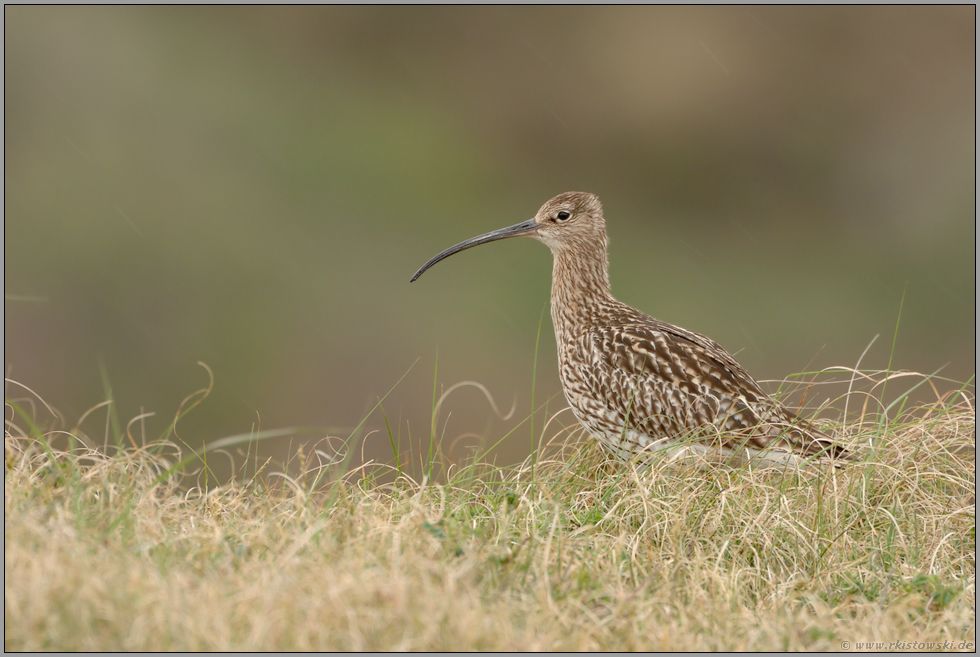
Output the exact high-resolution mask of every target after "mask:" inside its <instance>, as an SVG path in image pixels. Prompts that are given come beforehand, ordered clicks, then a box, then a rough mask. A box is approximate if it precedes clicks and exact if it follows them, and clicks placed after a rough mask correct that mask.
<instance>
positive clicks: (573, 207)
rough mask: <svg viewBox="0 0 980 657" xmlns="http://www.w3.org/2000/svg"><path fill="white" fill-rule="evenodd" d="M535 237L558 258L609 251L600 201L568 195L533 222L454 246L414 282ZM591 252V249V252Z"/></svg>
mask: <svg viewBox="0 0 980 657" xmlns="http://www.w3.org/2000/svg"><path fill="white" fill-rule="evenodd" d="M522 235H526V236H528V237H533V238H535V239H537V240H539V241H541V242H544V243H545V244H547V245H548V248H550V249H551V250H552V252H553V253H555V254H556V255H559V254H562V253H566V252H569V251H574V250H582V249H586V248H588V247H595V246H599V247H600V248H601V250H602V251H603V252H605V248H606V221H605V219H604V218H603V216H602V204H601V203H599V197H598V196H596V195H595V194H589V193H588V192H565V193H564V194H559V195H558V196H556V197H554V198H553V199H551V200H550V201H548V202H547V203H545V204H544V205H542V206H541V209H540V210H538V213H537V214H536V215H534V218H533V219H528V220H527V221H522V222H521V223H519V224H515V225H513V226H509V227H507V228H501V229H500V230H495V231H492V232H489V233H486V234H484V235H479V236H477V237H473V238H470V239H468V240H466V241H464V242H460V243H459V244H457V245H456V246H452V247H450V248H448V249H446V250H445V251H443V252H442V253H440V254H439V255H437V256H435V257H434V258H432V259H431V260H429V261H428V262H427V263H425V264H424V265H422V267H421V268H419V270H418V271H417V272H415V275H414V276H412V281H414V280H415V279H417V278H418V277H419V276H421V275H422V274H423V273H424V272H425V270H426V269H428V268H429V267H431V266H432V265H434V264H436V263H437V262H439V261H440V260H443V259H445V258H448V257H449V256H451V255H453V254H454V253H459V252H460V251H463V250H464V249H468V248H470V247H473V246H478V245H480V244H486V243H487V242H494V241H496V240H501V239H504V238H507V237H520V236H522ZM588 250H590V251H591V250H592V249H588Z"/></svg>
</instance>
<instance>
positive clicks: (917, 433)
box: [4, 375, 976, 651]
mask: <svg viewBox="0 0 980 657" xmlns="http://www.w3.org/2000/svg"><path fill="white" fill-rule="evenodd" d="M862 376H864V375H862ZM920 380H921V377H920ZM880 383H881V381H880V380H878V381H877V382H876V383H875V384H874V385H879V384H880ZM107 394H109V393H107ZM851 394H852V395H856V394H857V393H855V392H852V393H851ZM868 400H872V404H871V405H870V406H869V404H868V403H867V402H868ZM199 401H200V400H199V399H197V398H195V399H194V403H197V402H199ZM847 402H848V403H849V404H850V408H851V409H857V411H854V412H852V413H851V415H852V416H853V417H851V418H850V419H848V420H846V421H843V422H839V423H837V424H836V425H835V426H829V427H825V428H829V429H830V430H832V431H834V432H836V433H837V434H838V436H839V437H840V439H841V440H842V441H843V442H846V443H847V444H848V445H850V446H852V448H853V450H854V452H855V453H856V454H857V456H858V458H857V459H856V461H855V462H853V463H849V464H848V465H847V466H846V467H844V468H842V469H837V470H835V469H833V468H821V467H813V468H807V469H804V470H796V471H792V472H784V471H776V470H753V469H749V468H746V467H733V466H714V467H705V466H704V465H702V464H698V463H695V462H690V461H686V462H685V461H674V462H668V461H666V460H664V461H659V462H654V463H653V464H652V465H650V466H649V467H645V468H637V467H635V466H632V465H627V464H622V463H617V462H612V461H609V460H607V458H606V457H605V455H604V454H603V453H602V451H601V450H600V449H599V448H598V446H597V444H596V443H595V442H594V441H592V440H586V439H584V438H582V437H581V436H579V435H578V433H579V432H577V431H576V430H575V429H574V427H573V426H571V425H572V420H571V418H570V416H569V415H568V414H567V413H565V414H559V415H558V416H553V417H552V418H551V419H550V420H549V421H548V422H547V423H546V426H545V427H544V429H543V430H542V431H541V433H540V434H539V444H538V445H537V448H538V449H537V450H536V453H535V454H534V456H533V458H531V457H529V458H528V460H527V461H526V462H525V463H524V464H522V465H520V466H517V467H510V468H502V467H497V466H495V465H492V464H489V463H486V462H485V459H486V455H484V456H483V457H482V459H481V458H477V457H474V458H471V459H468V460H465V461H464V462H463V463H452V462H451V461H449V459H448V458H447V457H446V456H445V455H444V454H441V453H440V454H439V455H438V460H439V461H440V467H439V468H434V467H432V466H433V461H432V457H429V456H426V457H425V458H423V457H422V455H418V454H416V455H411V459H413V460H415V461H417V462H418V463H419V464H420V468H418V469H419V471H420V472H427V473H428V474H429V475H431V476H432V477H435V478H436V479H435V480H434V479H431V478H430V477H429V476H422V475H419V476H418V477H416V478H413V477H412V476H410V474H409V471H410V470H411V469H412V468H409V467H408V465H409V464H408V463H405V462H401V461H399V462H396V463H395V464H393V465H391V466H385V465H379V464H363V465H361V466H360V467H353V466H352V463H351V461H352V460H353V459H352V458H351V457H350V454H352V453H354V452H356V450H348V451H346V452H344V445H339V446H338V444H336V441H334V443H329V442H328V443H321V444H319V445H316V446H310V445H308V446H305V447H302V448H301V449H299V450H298V451H297V453H296V456H295V458H294V459H293V461H292V462H291V463H288V464H284V465H283V466H281V467H273V465H272V464H271V463H270V462H265V463H263V462H261V461H259V460H256V458H255V454H254V441H255V440H257V439H260V438H263V437H265V435H270V436H271V435H274V434H276V432H269V433H268V434H263V435H258V434H256V435H253V436H244V437H239V438H236V439H234V440H229V439H224V441H223V442H222V443H221V444H222V445H225V446H228V445H233V444H238V445H239V446H244V447H245V448H246V449H247V450H248V451H246V452H245V454H246V456H245V457H243V458H240V459H239V462H238V464H237V467H238V469H239V476H238V477H236V478H235V479H234V480H232V481H229V482H226V483H224V484H222V485H216V484H215V481H214V478H213V477H212V476H210V475H208V474H206V473H208V469H201V468H200V461H199V460H195V459H190V460H188V459H187V458H185V457H187V456H188V450H186V449H181V447H180V446H179V441H178V440H177V439H175V438H174V437H173V436H172V434H171V433H169V432H168V433H167V434H165V435H164V436H161V437H160V438H159V439H155V440H149V441H145V442H144V441H142V440H136V439H135V438H133V437H132V432H131V429H135V427H137V426H139V425H138V418H137V421H134V422H132V423H130V425H129V426H127V427H125V428H123V424H122V423H121V422H118V420H113V419H112V418H113V414H112V413H111V412H110V410H109V409H111V406H112V405H111V404H108V405H106V406H105V409H106V412H107V420H106V426H107V427H109V429H108V430H109V431H110V432H111V433H112V434H113V436H114V437H115V440H114V442H115V445H112V444H111V442H113V441H108V440H107V441H106V443H107V444H109V446H108V447H106V446H98V445H97V444H96V442H95V441H94V440H93V439H92V438H91V437H89V436H86V435H84V434H83V433H82V432H81V431H80V430H79V429H78V428H77V427H75V428H74V429H72V430H70V431H62V430H60V429H58V428H57V426H55V425H52V426H48V427H42V426H40V424H39V422H40V420H38V417H44V416H47V415H48V412H47V410H45V409H44V408H42V407H41V406H40V405H38V404H36V403H35V404H33V405H31V404H29V403H27V402H26V401H25V400H14V399H8V401H7V407H6V408H7V424H6V433H5V441H4V447H5V469H4V547H5V549H4V603H5V604H4V647H5V648H6V649H7V650H15V651H20V650H92V651H95V650H99V651H107V650H161V649H162V650H228V651H231V650H235V651H238V650H671V651H676V650H840V649H841V648H842V645H843V643H842V642H849V644H848V645H847V646H844V647H845V648H849V649H851V650H864V649H866V648H868V647H870V648H871V649H886V650H887V649H889V644H890V643H892V642H905V643H904V644H902V643H898V644H897V645H893V646H891V647H892V649H894V648H898V649H903V648H907V649H914V648H915V647H918V648H922V647H923V644H927V645H926V647H928V646H929V644H934V647H938V648H946V649H954V650H955V649H968V650H971V651H972V650H973V649H974V646H975V625H976V615H975V607H976V561H975V555H976V516H975V482H976V477H975V447H976V433H975V427H976V415H975V410H974V407H973V403H972V396H971V395H970V394H965V393H963V392H962V391H958V392H954V393H951V394H948V395H937V399H936V401H935V402H934V403H931V404H929V405H925V406H918V407H916V408H912V409H903V410H901V411H900V412H899V411H898V410H897V409H898V408H901V406H902V405H901V404H899V405H898V406H896V405H895V404H892V411H893V412H892V415H891V416H888V415H887V414H885V413H884V412H883V408H884V406H885V405H884V404H882V403H878V402H877V401H876V400H874V398H873V397H871V396H868V395H864V396H863V397H861V398H852V399H848V400H847ZM439 403H441V400H440V402H439ZM875 404H878V405H877V406H875ZM435 405H436V402H434V407H435ZM190 406H191V404H185V405H182V409H181V412H184V411H185V410H186V409H187V408H189V407H190ZM379 406H380V402H379ZM32 409H33V410H32ZM437 411H438V409H435V410H434V413H433V431H435V426H436V417H435V416H436V415H437V414H438V412H437ZM566 418H567V419H566ZM562 421H565V422H566V423H568V425H569V426H568V427H562V426H561V423H562ZM386 423H387V418H386ZM113 426H116V427H117V428H115V429H112V427H113ZM280 433H281V432H280ZM434 435H435V434H434ZM437 438H438V440H440V441H443V442H445V440H446V438H445V437H443V436H438V437H437ZM341 442H343V441H341ZM62 444H64V446H63V447H60V448H56V447H55V446H56V445H59V446H61V445H62ZM394 444H395V443H394V440H393V441H392V445H393V446H394ZM331 445H332V446H333V447H331ZM334 447H336V449H334ZM393 449H395V447H393ZM218 453H219V450H212V451H210V452H208V453H207V454H198V455H196V456H198V457H201V458H206V457H207V455H208V454H210V456H211V458H212V459H213V458H214V457H215V456H216V455H217V454H218ZM229 454H230V453H229ZM344 454H347V456H348V458H342V456H343V455H344ZM338 455H340V456H338ZM195 458H196V457H195ZM190 461H195V463H196V466H195V467H198V470H196V471H194V470H191V466H190V465H189V463H190ZM176 464H181V466H180V468H175V465H176ZM426 465H428V467H425V466H426ZM532 469H533V476H532ZM178 470H179V471H178ZM865 642H874V643H873V644H872V645H871V646H867V645H866V643H865ZM913 642H917V643H916V644H915V646H913ZM879 643H880V645H878V644H879ZM859 644H860V645H859Z"/></svg>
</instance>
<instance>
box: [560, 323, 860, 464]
mask: <svg viewBox="0 0 980 657" xmlns="http://www.w3.org/2000/svg"><path fill="white" fill-rule="evenodd" d="M644 319H645V318H644ZM578 344H579V348H581V349H585V350H587V351H588V352H590V354H591V357H592V359H593V361H594V362H596V363H597V367H595V368H594V369H595V370H596V374H595V376H594V377H593V378H594V384H593V385H594V386H596V388H597V390H596V392H598V393H599V394H600V395H601V396H602V397H603V398H604V399H606V400H607V403H611V404H613V405H619V406H620V407H621V408H618V409H615V410H616V411H618V412H619V413H620V415H621V416H622V417H625V418H629V420H628V421H629V424H630V426H631V428H635V429H637V430H639V431H643V432H645V433H647V434H649V435H654V436H661V435H678V434H682V433H684V432H689V433H690V432H694V431H698V430H704V429H706V428H713V429H714V430H715V431H716V433H720V432H723V433H724V434H725V435H720V436H719V438H720V439H721V440H722V444H723V446H726V447H732V446H735V445H736V444H737V445H746V446H749V447H752V448H754V449H766V448H768V447H777V448H780V449H785V450H789V451H795V452H802V453H804V454H816V453H819V452H822V451H828V450H829V451H831V452H835V453H836V452H838V451H843V450H840V448H839V447H838V446H836V445H835V444H834V443H833V442H832V441H831V440H830V439H829V437H827V436H826V435H824V434H822V433H820V432H819V431H816V430H815V429H810V428H805V427H803V426H801V423H800V422H799V421H798V419H797V418H796V416H795V415H794V414H793V413H791V412H790V411H788V410H786V409H785V408H783V407H782V405H780V404H779V403H778V402H776V401H775V400H773V399H772V398H771V397H769V395H767V394H766V393H765V392H764V391H763V390H762V388H761V387H760V386H759V384H758V383H757V382H756V381H755V379H753V378H752V376H751V375H749V373H748V372H746V371H745V369H744V368H743V367H742V366H741V365H739V364H738V362H737V361H736V360H735V359H734V358H732V356H731V354H729V353H728V352H727V351H725V349H723V348H722V347H721V346H720V345H719V344H717V343H716V342H714V341H713V340H710V339H709V338H706V337H705V336H703V335H700V334H698V333H694V332H692V331H687V330H685V329H682V328H680V327H676V326H673V325H671V324H667V323H666V322H660V321H659V320H654V319H653V318H649V319H647V320H646V321H642V322H630V323H625V324H623V325H621V326H614V327H597V328H592V329H590V330H589V331H587V332H586V333H585V334H583V335H582V336H581V338H580V340H579V342H578ZM624 405H625V408H624V407H623V406H624ZM610 410H613V409H610ZM727 443H731V445H729V444H727Z"/></svg>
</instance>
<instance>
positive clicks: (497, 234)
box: [409, 219, 538, 283]
mask: <svg viewBox="0 0 980 657" xmlns="http://www.w3.org/2000/svg"><path fill="white" fill-rule="evenodd" d="M537 232H538V222H536V221H535V220H534V219H528V220H527V221H522V222H521V223H519V224H514V225H513V226H508V227H507V228H501V229H500V230H495V231H492V232H490V233H487V234H485V235H480V236H479V237H471V238H470V239H468V240H466V241H465V242H460V243H459V244H457V245H456V246H451V247H449V248H448V249H446V250H445V251H443V252H442V253H440V254H439V255H437V256H436V257H434V258H432V260H429V261H428V262H427V263H425V264H424V265H422V266H421V267H420V268H419V270H418V271H417V272H415V275H414V276H412V280H410V281H409V283H414V282H415V279H417V278H418V277H419V276H421V275H422V274H423V273H425V270H426V269H428V268H429V267H431V266H432V265H434V264H436V263H437V262H439V261H440V260H444V259H445V258H448V257H449V256H451V255H453V254H454V253H459V252H460V251H463V250H465V249H468V248H470V247H471V246H479V245H480V244H486V243H487V242H493V241H495V240H502V239H504V238H506V237H519V236H521V235H534V234H536V233H537Z"/></svg>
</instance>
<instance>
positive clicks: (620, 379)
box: [411, 192, 847, 465]
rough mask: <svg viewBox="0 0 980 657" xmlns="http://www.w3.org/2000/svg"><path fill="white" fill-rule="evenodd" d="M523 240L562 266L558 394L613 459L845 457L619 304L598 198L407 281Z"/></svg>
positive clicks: (668, 330)
mask: <svg viewBox="0 0 980 657" xmlns="http://www.w3.org/2000/svg"><path fill="white" fill-rule="evenodd" d="M521 235H526V236H529V237H533V238H535V239H537V240H539V241H541V242H544V243H545V244H546V245H547V246H548V247H549V248H550V249H551V252H552V254H553V255H554V269H553V273H552V281H551V319H552V322H553V323H554V327H555V339H556V341H557V343H558V367H559V375H560V378H561V384H562V389H563V390H564V392H565V397H566V398H567V399H568V403H569V405H570V406H571V409H572V412H573V413H574V414H575V417H576V419H578V421H579V422H580V423H581V424H582V426H584V427H585V429H586V430H587V431H588V432H589V433H590V434H591V435H592V436H594V437H595V438H597V439H598V440H599V441H600V443H601V444H602V445H603V446H604V447H606V448H607V449H608V451H610V452H611V453H612V454H613V455H615V456H617V457H619V458H621V459H624V460H629V459H632V458H637V456H638V455H639V458H643V454H644V453H647V452H651V453H652V452H655V451H658V450H662V449H667V450H671V451H672V452H682V453H685V454H692V453H693V454H704V455H707V456H709V457H715V458H726V459H727V458H732V457H735V458H739V459H743V460H749V461H752V462H755V463H759V464H764V465H772V464H799V463H801V462H804V461H806V460H810V459H825V458H831V459H832V458H835V457H836V458H847V452H846V451H845V450H844V449H843V448H842V447H841V446H840V445H838V444H837V443H835V442H833V441H832V440H831V438H830V437H829V436H827V435H826V434H824V433H822V432H821V431H819V430H817V429H816V428H813V427H812V426H810V425H809V423H807V422H806V421H803V420H802V419H800V418H798V417H797V416H796V414H794V413H793V412H792V411H790V410H789V409H787V408H786V407H784V406H783V405H782V404H780V403H779V402H778V401H776V400H775V399H773V398H772V397H770V396H769V395H768V394H766V393H765V392H764V391H763V390H762V388H761V387H760V386H759V384H758V383H757V382H756V380H755V379H753V378H752V376H751V375H750V374H749V373H748V372H746V371H745V369H744V368H743V367H742V366H741V365H739V364H738V362H736V360H735V359H734V358H733V357H732V356H731V354H729V353H728V352H727V351H725V350H724V349H723V348H722V347H721V346H720V345H719V344H718V343H716V342H714V341H713V340H711V339H709V338H707V337H705V336H703V335H700V334H698V333H694V332H693V331H688V330H686V329H683V328H680V327H679V326H674V325H672V324H668V323H667V322H662V321H660V320H658V319H655V318H653V317H651V316H649V315H647V314H645V313H642V312H640V311H638V310H636V309H635V308H632V307H631V306H628V305H626V304H624V303H622V302H620V301H617V300H616V299H615V298H614V297H613V296H612V292H611V291H610V286H609V258H608V250H607V247H608V239H607V237H606V222H605V219H604V217H603V214H602V205H601V204H600V203H599V198H598V197H597V196H595V195H594V194H588V193H585V192H566V193H564V194H559V195H558V196H556V197H554V198H553V199H551V200H550V201H548V202H547V203H545V204H544V205H543V206H541V209H540V210H538V213H537V214H536V215H535V216H534V218H533V219H529V220H527V221H524V222H521V223H519V224H516V225H514V226H510V227H509V228H501V229H500V230H495V231H492V232H490V233H486V234H485V235H480V236H478V237H474V238H472V239H468V240H466V241H464V242H460V243H459V244H457V245H456V246H453V247H450V248H448V249H446V250H445V251H443V252H442V253H440V254H439V255H437V256H435V257H434V258H432V259H431V260H429V261H428V262H427V263H425V264H424V265H422V267H421V268H420V269H419V270H418V271H417V272H415V275H414V276H412V279H411V280H412V281H415V280H416V279H417V278H418V277H419V276H421V275H422V274H423V273H424V272H425V270H427V269H428V268H429V267H431V266H432V265H434V264H436V263H437V262H439V261H440V260H443V259H444V258H448V257H449V256H451V255H453V254H454V253H458V252H460V251H462V250H464V249H468V248H470V247H473V246H477V245H480V244H486V243H487V242H492V241H495V240H499V239H504V238H507V237H518V236H521Z"/></svg>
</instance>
